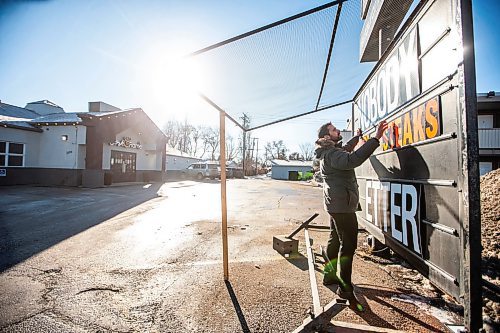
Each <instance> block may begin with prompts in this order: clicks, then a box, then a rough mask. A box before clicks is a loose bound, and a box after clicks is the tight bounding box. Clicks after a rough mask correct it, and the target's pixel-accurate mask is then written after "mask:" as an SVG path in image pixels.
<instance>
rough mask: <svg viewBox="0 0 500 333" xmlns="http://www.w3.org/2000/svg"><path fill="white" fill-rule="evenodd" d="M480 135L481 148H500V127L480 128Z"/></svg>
mask: <svg viewBox="0 0 500 333" xmlns="http://www.w3.org/2000/svg"><path fill="white" fill-rule="evenodd" d="M478 136H479V148H480V149H495V148H499V149H500V128H480V129H479V130H478Z"/></svg>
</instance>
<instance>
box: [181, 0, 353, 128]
mask: <svg viewBox="0 0 500 333" xmlns="http://www.w3.org/2000/svg"><path fill="white" fill-rule="evenodd" d="M346 1H348V0H336V1H332V2H329V3H326V4H324V5H321V6H318V7H315V8H312V9H309V10H307V11H305V12H302V13H299V14H296V15H293V16H290V17H287V18H285V19H282V20H279V21H276V22H274V23H271V24H268V25H265V26H263V27H260V28H258V29H255V30H252V31H249V32H246V33H243V34H241V35H238V36H235V37H232V38H229V39H226V40H224V41H222V42H219V43H216V44H213V45H210V46H207V47H205V48H202V49H200V50H198V51H195V52H192V53H190V54H188V55H186V56H185V58H190V57H194V56H196V55H199V54H202V53H205V52H208V51H210V50H213V49H216V48H219V47H221V46H224V45H227V44H230V43H233V42H235V41H238V40H240V39H243V38H246V37H249V36H252V35H255V34H257V33H259V32H262V31H265V30H268V29H271V28H274V27H276V26H279V25H282V24H285V23H287V22H290V21H293V20H296V19H299V18H301V17H304V16H307V15H310V14H313V13H316V12H318V11H321V10H324V9H327V8H330V7H333V6H338V9H337V12H336V15H335V22H334V24H333V30H332V37H331V39H330V47H329V50H328V56H327V58H326V63H325V69H324V71H323V79H322V82H321V88H320V91H319V94H318V99H317V102H316V107H315V108H314V110H312V111H307V112H304V113H300V114H297V115H294V116H290V117H286V118H282V119H278V120H275V121H272V122H269V123H266V124H263V125H259V126H255V127H252V128H245V127H244V126H243V125H241V124H240V123H239V122H238V121H237V120H236V119H234V117H231V116H230V115H229V114H228V113H227V112H226V111H224V110H223V109H222V108H221V107H220V106H219V105H217V103H215V102H214V101H213V100H212V99H210V98H209V97H208V96H206V95H205V94H204V93H203V92H198V94H199V95H200V97H201V98H202V99H203V100H205V101H206V102H207V103H208V104H210V105H211V106H212V107H213V108H215V109H216V110H217V111H219V112H224V114H225V116H226V117H227V118H228V119H229V120H231V121H232V122H233V123H234V124H235V125H236V126H238V127H239V128H241V129H242V130H243V132H244V133H246V132H250V131H253V130H256V129H259V128H263V127H267V126H270V125H274V124H277V123H281V122H284V121H287V120H291V119H295V118H299V117H302V116H306V115H309V114H312V113H316V112H320V111H324V110H328V109H331V108H335V107H337V106H341V105H344V104H348V103H351V102H352V101H353V99H349V100H346V101H343V102H340V103H335V104H332V105H327V106H324V107H319V103H320V101H321V97H322V95H323V89H324V87H325V82H326V78H327V75H328V70H329V67H330V59H331V55H332V51H333V46H334V43H335V36H336V35H337V27H338V23H339V20H340V14H341V12H342V4H343V3H344V2H346Z"/></svg>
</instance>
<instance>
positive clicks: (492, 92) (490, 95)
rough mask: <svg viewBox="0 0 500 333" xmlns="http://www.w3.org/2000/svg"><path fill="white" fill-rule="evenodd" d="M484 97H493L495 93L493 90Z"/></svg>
mask: <svg viewBox="0 0 500 333" xmlns="http://www.w3.org/2000/svg"><path fill="white" fill-rule="evenodd" d="M486 97H495V92H494V91H493V90H492V91H488V94H487V95H486Z"/></svg>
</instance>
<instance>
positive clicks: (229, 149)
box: [226, 136, 238, 161]
mask: <svg viewBox="0 0 500 333" xmlns="http://www.w3.org/2000/svg"><path fill="white" fill-rule="evenodd" d="M237 155H238V148H237V147H236V144H235V142H234V138H233V137H232V136H228V137H227V138H226V160H227V161H232V160H233V159H235V158H236V156H237Z"/></svg>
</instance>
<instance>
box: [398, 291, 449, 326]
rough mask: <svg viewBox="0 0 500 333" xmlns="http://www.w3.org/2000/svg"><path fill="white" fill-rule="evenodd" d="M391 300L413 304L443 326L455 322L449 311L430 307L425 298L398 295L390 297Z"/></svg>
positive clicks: (412, 295)
mask: <svg viewBox="0 0 500 333" xmlns="http://www.w3.org/2000/svg"><path fill="white" fill-rule="evenodd" d="M391 299H392V300H396V301H400V302H405V303H411V304H414V305H416V306H417V307H418V308H419V309H420V310H422V311H424V312H425V313H427V314H429V315H431V316H433V317H434V318H436V319H438V320H439V321H440V322H442V323H443V324H452V323H454V322H456V319H455V318H454V316H453V314H452V313H451V312H450V311H446V310H443V309H439V308H436V307H434V306H432V305H430V304H429V303H428V300H427V299H426V298H425V297H422V296H418V295H414V294H409V295H404V294H399V295H395V296H392V297H391Z"/></svg>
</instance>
